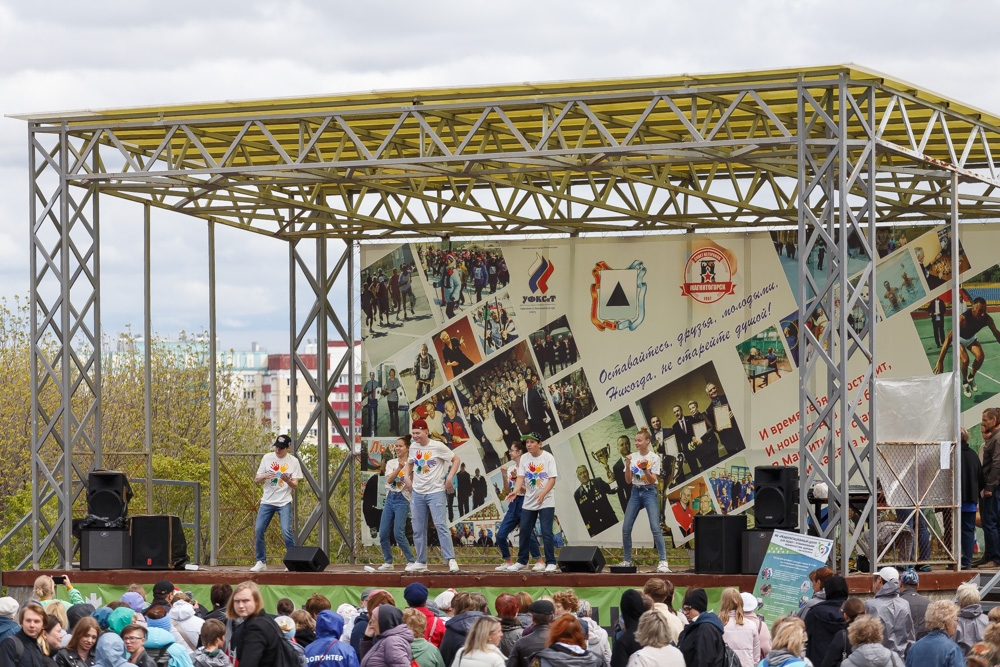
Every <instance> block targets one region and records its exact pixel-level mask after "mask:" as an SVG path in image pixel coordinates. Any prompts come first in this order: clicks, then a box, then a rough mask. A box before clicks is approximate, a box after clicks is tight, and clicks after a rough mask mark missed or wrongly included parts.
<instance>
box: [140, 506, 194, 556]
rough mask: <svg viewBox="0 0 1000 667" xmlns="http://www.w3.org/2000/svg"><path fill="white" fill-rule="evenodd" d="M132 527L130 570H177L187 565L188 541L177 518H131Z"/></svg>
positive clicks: (146, 516)
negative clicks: (131, 568)
mask: <svg viewBox="0 0 1000 667" xmlns="http://www.w3.org/2000/svg"><path fill="white" fill-rule="evenodd" d="M131 523H132V531H131V537H132V567H133V568H135V569H137V570H168V569H171V568H173V569H178V570H179V569H182V568H183V567H184V566H185V565H186V564H187V562H188V555H187V537H185V536H184V528H183V526H181V518H180V517H179V516H169V515H166V514H153V515H145V516H134V517H132V522H131Z"/></svg>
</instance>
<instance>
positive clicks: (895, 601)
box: [865, 580, 915, 658]
mask: <svg viewBox="0 0 1000 667" xmlns="http://www.w3.org/2000/svg"><path fill="white" fill-rule="evenodd" d="M865 613H866V614H869V615H870V616H874V617H875V618H878V619H880V620H881V621H882V625H883V626H885V632H884V633H883V639H882V645H883V646H885V647H886V648H887V649H889V650H890V651H893V652H894V653H895V654H896V655H898V656H899V657H901V658H902V657H903V656H904V655H906V651H907V649H909V648H910V644H912V643H913V642H914V640H915V634H914V632H913V617H912V616H911V615H910V603H909V602H907V601H906V600H904V599H903V598H901V597H899V581H898V580H897V581H889V582H886V583H884V584H882V588H880V589H878V593H876V594H875V597H873V598H872V599H871V600H868V602H865Z"/></svg>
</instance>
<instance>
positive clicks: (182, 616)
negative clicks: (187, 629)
mask: <svg viewBox="0 0 1000 667" xmlns="http://www.w3.org/2000/svg"><path fill="white" fill-rule="evenodd" d="M192 616H194V607H192V606H191V603H190V602H185V601H184V600H180V601H178V602H175V603H174V604H173V606H172V607H170V618H172V619H174V620H175V621H177V622H178V623H183V622H184V621H186V620H188V619H189V618H191V617H192Z"/></svg>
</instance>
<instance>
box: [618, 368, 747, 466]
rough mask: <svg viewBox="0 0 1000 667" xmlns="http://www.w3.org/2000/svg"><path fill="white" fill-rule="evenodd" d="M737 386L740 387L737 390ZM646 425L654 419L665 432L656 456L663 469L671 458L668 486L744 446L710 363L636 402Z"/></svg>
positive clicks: (742, 448)
mask: <svg viewBox="0 0 1000 667" xmlns="http://www.w3.org/2000/svg"><path fill="white" fill-rule="evenodd" d="M740 389H742V387H741V388H740ZM638 407H639V411H640V412H641V413H642V415H643V417H644V418H645V421H646V423H647V424H649V423H651V421H652V419H653V418H654V417H657V418H659V419H660V420H661V421H662V423H663V429H664V431H666V430H667V429H668V428H669V430H670V433H669V435H666V436H665V438H664V444H663V448H662V450H661V451H660V455H661V456H663V457H664V468H666V467H667V464H668V463H670V458H671V457H673V459H674V461H673V465H672V466H671V467H672V468H674V474H673V476H672V477H673V479H672V482H670V483H672V484H673V485H678V484H683V483H684V482H685V481H686V480H688V479H691V478H693V477H696V476H697V475H700V474H701V473H703V472H705V471H706V470H708V469H710V468H711V467H713V466H715V465H717V464H718V463H719V461H721V460H723V459H726V458H728V457H730V456H732V455H734V454H737V453H739V452H741V451H743V450H744V449H746V443H745V442H744V441H743V435H742V433H741V432H740V427H739V425H738V424H737V423H736V418H735V416H734V415H733V412H732V410H731V409H730V407H729V399H728V398H727V397H726V392H725V389H724V388H723V386H722V382H721V381H720V380H719V375H718V373H717V372H716V370H715V362H712V361H709V362H707V363H705V364H702V365H701V366H699V367H698V368H696V369H694V370H693V371H691V372H689V373H687V374H686V375H683V376H681V377H679V378H677V379H676V380H674V381H673V382H671V383H670V384H667V385H665V386H663V387H660V388H659V389H657V390H655V391H654V392H653V393H651V394H649V395H648V396H646V397H645V398H642V399H640V400H639V402H638Z"/></svg>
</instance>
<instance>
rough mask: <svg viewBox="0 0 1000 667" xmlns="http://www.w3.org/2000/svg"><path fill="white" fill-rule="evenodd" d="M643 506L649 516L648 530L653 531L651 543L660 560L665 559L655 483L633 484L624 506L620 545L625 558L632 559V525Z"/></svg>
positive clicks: (665, 549) (665, 550) (665, 551)
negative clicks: (654, 546) (626, 503)
mask: <svg viewBox="0 0 1000 667" xmlns="http://www.w3.org/2000/svg"><path fill="white" fill-rule="evenodd" d="M643 508H645V509H646V516H647V517H649V530H650V532H652V533H653V544H654V545H656V550H657V551H658V552H659V553H660V560H667V547H666V545H664V544H663V531H662V530H660V503H659V501H658V500H657V498H656V485H655V484H644V485H643V484H633V485H632V495H631V496H629V499H628V506H626V507H625V522H624V523H623V524H622V547H623V548H624V550H625V560H627V561H631V560H632V526H634V525H635V520H636V519H637V518H638V517H639V510H641V509H643Z"/></svg>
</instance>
